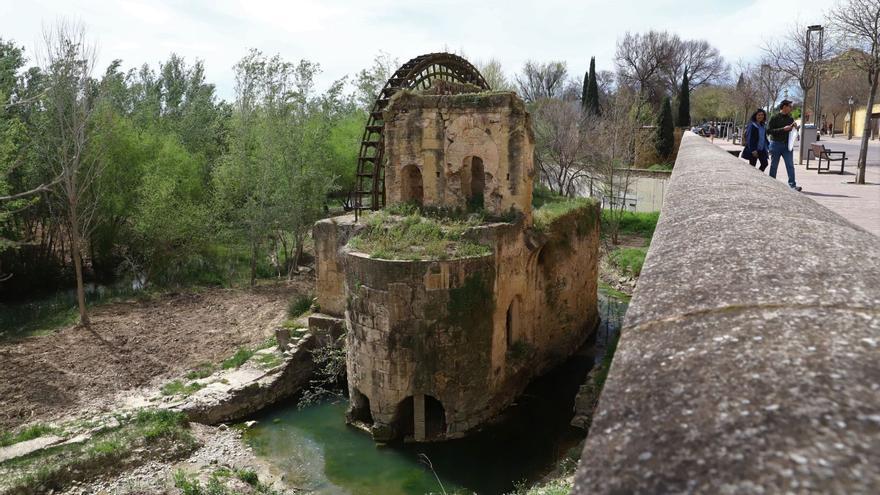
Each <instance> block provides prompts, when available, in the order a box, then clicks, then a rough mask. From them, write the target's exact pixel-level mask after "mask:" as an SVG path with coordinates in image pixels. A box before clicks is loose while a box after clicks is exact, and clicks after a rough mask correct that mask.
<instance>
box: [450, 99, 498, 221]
mask: <svg viewBox="0 0 880 495" xmlns="http://www.w3.org/2000/svg"><path fill="white" fill-rule="evenodd" d="M491 125H492V124H491V123H490V122H489V121H488V120H487V119H483V118H481V117H475V116H472V115H462V116H460V117H458V118H456V119H454V120H453V121H452V122H451V123H450V124H449V126H448V127H447V133H446V135H447V138H448V139H449V143H448V144H447V147H446V149H445V151H444V156H445V157H446V184H447V187H446V195H447V204H450V205H452V204H456V203H457V204H458V205H459V206H462V207H464V206H467V205H468V203H469V200H470V198H471V197H472V196H473V194H472V193H473V189H472V186H471V184H472V170H473V168H474V167H473V161H474V160H473V159H474V157H477V158H479V160H480V161H479V166H482V169H483V170H482V172H483V174H482V179H483V187H482V188H480V189H481V190H482V192H483V200H484V204H485V207H486V209H487V210H489V211H495V210H497V209H499V207H500V205H499V204H498V203H500V200H501V197H502V191H503V189H502V188H501V184H498V183H497V181H498V179H499V178H501V177H504V176H505V174H504V173H502V171H500V170H498V167H499V166H500V164H501V163H500V156H499V148H498V145H497V144H496V143H495V140H494V139H493V137H492V135H491V134H490V133H488V132H487V129H488V128H489V127H490V126H491Z"/></svg>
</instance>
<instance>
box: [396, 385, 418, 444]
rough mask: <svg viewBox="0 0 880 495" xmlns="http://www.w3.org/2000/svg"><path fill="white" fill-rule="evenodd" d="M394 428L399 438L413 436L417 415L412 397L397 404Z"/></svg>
mask: <svg viewBox="0 0 880 495" xmlns="http://www.w3.org/2000/svg"><path fill="white" fill-rule="evenodd" d="M393 426H394V433H395V436H396V437H398V438H406V437H409V436H412V435H413V433H414V432H415V414H414V408H413V397H412V396H411V395H410V396H409V397H407V398H406V399H403V400H402V401H400V403H399V404H397V411H395V413H394V424H393Z"/></svg>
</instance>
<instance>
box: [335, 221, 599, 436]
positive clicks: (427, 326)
mask: <svg viewBox="0 0 880 495" xmlns="http://www.w3.org/2000/svg"><path fill="white" fill-rule="evenodd" d="M598 217H599V210H598V207H597V206H595V205H592V204H591V205H589V206H585V207H583V208H579V209H576V210H574V211H572V212H570V213H568V214H566V215H564V216H562V217H560V218H559V219H557V220H556V221H554V222H553V223H552V224H551V225H550V226H549V227H548V228H547V229H546V232H539V231H537V230H535V229H528V228H524V224H523V221H522V220H520V221H519V222H516V223H496V224H490V225H483V226H479V227H476V228H474V229H473V230H472V231H471V232H469V234H468V235H469V236H471V237H472V238H474V239H475V240H478V241H479V242H482V243H485V244H488V245H491V246H494V249H493V254H492V255H488V256H484V257H477V258H465V259H459V260H446V261H392V260H380V259H370V258H368V257H367V256H366V255H364V254H361V253H349V254H348V255H347V259H346V269H345V274H346V279H345V281H346V293H347V308H348V310H347V313H346V316H347V323H348V331H349V333H348V373H349V375H348V380H349V390H350V392H351V396H352V397H353V398H356V399H355V400H353V404H352V405H353V417H357V418H366V417H368V416H369V420H368V421H369V422H372V432H373V435H374V437H375V438H377V439H378V440H388V439H391V438H395V437H400V436H409V435H412V436H413V437H414V438H415V439H416V440H426V439H441V438H455V437H460V436H463V435H464V434H465V433H467V432H468V431H470V430H472V429H474V428H475V427H477V426H479V425H481V424H483V423H485V422H486V421H488V420H490V419H491V418H492V417H493V416H495V415H497V414H498V413H499V412H500V411H501V410H502V409H504V408H505V407H507V406H508V405H509V404H510V403H511V402H512V401H513V400H514V399H515V398H516V396H517V395H518V394H519V393H521V392H522V390H523V389H524V388H525V386H526V385H527V384H528V383H529V381H530V380H531V379H533V378H535V377H536V376H538V375H540V374H541V373H543V372H545V371H547V370H548V368H550V367H551V366H553V365H555V364H559V363H560V362H562V361H563V360H564V359H566V358H567V357H568V356H569V355H571V353H572V352H574V351H575V350H576V349H577V348H578V347H579V346H580V344H582V343H583V342H584V340H585V339H586V338H587V337H588V336H589V335H590V333H591V332H592V331H593V330H594V329H595V326H596V323H597V321H598V316H597V315H598V312H597V308H596V288H597V287H596V284H597V258H598V242H599V238H598V223H599V222H598ZM427 397H430V398H433V399H434V400H436V401H437V403H439V404H440V405H441V406H442V411H443V413H442V414H443V425H442V427H440V428H439V429H438V428H437V427H436V426H437V425H434V427H433V428H432V427H431V424H430V420H427V421H426V420H422V419H420V414H422V415H423V417H426V418H430V410H422V411H420V410H419V408H420V407H421V406H422V405H423V404H428V402H427V400H426V398H427ZM411 403H412V404H413V405H412V406H411V405H409V404H411ZM426 407H427V406H426ZM366 408H368V409H369V413H370V414H369V415H367V414H366ZM410 408H412V411H413V412H412V413H410V412H409V409H410ZM358 409H360V410H361V411H360V412H358V411H357V410H358ZM410 424H414V425H415V426H414V427H413V428H410ZM420 425H421V426H420ZM420 428H425V429H424V430H422V431H420Z"/></svg>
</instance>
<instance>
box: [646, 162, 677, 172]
mask: <svg viewBox="0 0 880 495" xmlns="http://www.w3.org/2000/svg"><path fill="white" fill-rule="evenodd" d="M672 167H673V164H671V163H655V164H653V165H651V166H650V167H648V170H650V171H652V172H671V171H672Z"/></svg>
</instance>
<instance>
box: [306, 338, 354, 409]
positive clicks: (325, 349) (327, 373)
mask: <svg viewBox="0 0 880 495" xmlns="http://www.w3.org/2000/svg"><path fill="white" fill-rule="evenodd" d="M345 342H346V341H345V335H342V336H340V337H339V338H338V339H337V340H336V341H335V342H330V343H328V344H326V345H323V346H320V347H317V348H315V349H313V350H312V361H313V362H314V364H315V369H314V372H313V374H312V379H311V381H310V382H309V386H308V388H306V389H305V390H304V391H303V393H302V396H301V397H300V399H299V403H298V406H299V408H300V409H303V408H306V407H308V406H311V405H314V404H319V403H321V402H325V401H328V400H329V401H335V400H340V399H342V398H344V397H345V394H344V392H343V384H344V383H346V368H345V355H346V344H345Z"/></svg>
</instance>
